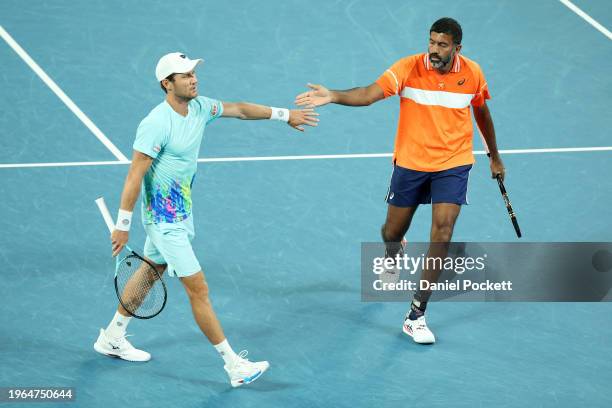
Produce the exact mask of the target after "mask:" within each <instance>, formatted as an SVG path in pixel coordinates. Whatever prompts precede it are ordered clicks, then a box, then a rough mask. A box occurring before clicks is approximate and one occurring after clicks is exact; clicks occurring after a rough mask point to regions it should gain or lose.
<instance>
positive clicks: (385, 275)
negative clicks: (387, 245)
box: [380, 238, 406, 283]
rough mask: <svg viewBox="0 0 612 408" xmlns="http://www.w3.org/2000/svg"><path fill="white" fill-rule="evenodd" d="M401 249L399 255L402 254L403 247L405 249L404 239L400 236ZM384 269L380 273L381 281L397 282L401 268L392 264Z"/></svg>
mask: <svg viewBox="0 0 612 408" xmlns="http://www.w3.org/2000/svg"><path fill="white" fill-rule="evenodd" d="M401 244H402V249H401V251H400V253H399V254H400V256H403V254H404V249H406V239H405V238H402V242H401ZM384 269H385V270H384V271H383V272H382V273H381V274H380V280H381V281H382V282H383V283H397V282H399V280H400V274H401V269H400V268H399V267H398V266H397V265H395V263H394V264H393V266H392V267H391V268H384Z"/></svg>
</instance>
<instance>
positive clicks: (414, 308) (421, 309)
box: [408, 300, 427, 320]
mask: <svg viewBox="0 0 612 408" xmlns="http://www.w3.org/2000/svg"><path fill="white" fill-rule="evenodd" d="M426 308H427V302H419V301H418V300H413V301H412V303H411V304H410V314H409V315H408V319H410V320H416V319H418V318H419V317H421V316H423V315H425V309H426Z"/></svg>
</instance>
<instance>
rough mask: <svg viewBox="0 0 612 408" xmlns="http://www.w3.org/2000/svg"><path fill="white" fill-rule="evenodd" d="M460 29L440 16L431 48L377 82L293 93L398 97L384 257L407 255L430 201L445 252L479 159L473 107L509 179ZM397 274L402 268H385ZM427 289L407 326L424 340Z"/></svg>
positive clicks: (330, 98)
mask: <svg viewBox="0 0 612 408" xmlns="http://www.w3.org/2000/svg"><path fill="white" fill-rule="evenodd" d="M461 39H462V30H461V26H460V25H459V23H458V22H457V21H455V20H454V19H452V18H448V17H445V18H441V19H439V20H438V21H436V22H435V23H434V24H433V25H432V26H431V29H430V32H429V47H428V52H427V53H422V54H416V55H411V56H408V57H405V58H402V59H400V60H399V61H397V62H396V63H395V64H393V65H392V66H391V67H390V68H389V69H387V70H386V71H385V72H384V73H383V74H382V75H381V76H380V77H379V78H378V80H376V81H375V82H374V83H373V84H371V85H369V86H367V87H359V88H353V89H349V90H344V91H332V90H329V89H327V88H325V87H324V86H322V85H312V84H308V87H309V88H310V90H309V91H307V92H304V93H302V94H300V95H298V96H297V97H296V101H295V102H296V104H297V105H300V106H322V105H326V104H328V103H336V104H339V105H346V106H367V105H371V104H372V103H374V102H377V101H379V100H381V99H384V98H387V97H389V96H392V95H398V96H399V97H400V116H399V122H398V126H397V135H396V139H395V148H394V152H393V166H394V169H393V175H392V177H391V183H390V186H389V191H388V193H387V197H386V201H387V204H388V210H387V218H386V221H385V224H384V225H383V226H382V238H383V241H384V242H385V245H386V254H385V255H386V256H387V257H391V258H395V257H396V256H397V255H398V254H400V255H401V254H402V253H403V245H402V239H403V237H404V235H405V234H406V232H407V231H408V228H409V226H410V222H411V221H412V217H413V216H414V213H415V212H416V209H417V208H418V206H419V205H420V204H432V223H431V237H430V239H431V242H432V243H435V244H434V245H430V248H429V251H428V254H427V255H428V257H441V258H444V257H446V255H447V252H448V243H449V242H450V240H451V237H452V235H453V228H454V226H455V221H456V220H457V217H458V216H459V212H460V210H461V206H462V205H464V204H467V184H468V176H469V171H470V169H471V168H472V164H473V163H474V155H473V153H472V150H473V147H472V137H473V126H472V120H471V115H470V106H471V107H472V110H473V112H474V117H475V119H476V122H477V124H478V128H479V129H480V131H481V133H482V135H483V137H484V139H485V142H486V144H487V147H488V149H489V152H490V165H491V175H492V177H493V178H495V177H496V176H497V175H501V177H502V178H503V177H504V166H503V163H502V160H501V158H500V156H499V152H498V150H497V143H496V139H495V130H494V127H493V121H492V119H491V114H490V112H489V108H488V107H487V104H486V100H487V99H489V98H490V95H489V89H488V86H487V82H486V81H485V78H484V75H483V73H482V71H481V69H480V66H479V65H478V64H476V63H475V62H474V61H472V60H470V59H468V58H466V57H464V56H463V55H460V51H461ZM387 272H388V273H392V274H395V275H396V276H397V279H399V269H398V268H397V267H395V268H394V270H391V271H387ZM440 272H441V271H440V270H436V269H435V267H432V268H429V269H428V268H424V269H423V271H422V275H421V280H426V281H428V282H436V281H437V279H438V277H439V275H440ZM430 296H431V291H429V290H419V291H417V292H416V294H415V295H414V298H413V299H412V303H411V305H410V309H409V310H408V312H407V313H406V317H405V319H404V325H403V331H404V333H406V334H407V335H409V336H411V337H412V338H413V340H414V341H415V342H417V343H421V344H432V343H434V342H435V336H434V334H433V333H432V332H431V330H430V329H429V328H428V327H427V323H426V321H425V310H426V308H427V302H428V300H429V297H430Z"/></svg>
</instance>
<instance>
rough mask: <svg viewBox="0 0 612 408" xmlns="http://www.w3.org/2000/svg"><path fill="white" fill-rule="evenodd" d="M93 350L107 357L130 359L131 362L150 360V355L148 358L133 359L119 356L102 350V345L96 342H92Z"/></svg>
mask: <svg viewBox="0 0 612 408" xmlns="http://www.w3.org/2000/svg"><path fill="white" fill-rule="evenodd" d="M94 350H96V351H97V352H98V353H100V354H103V355H105V356H107V357H112V358H118V359H120V360H125V361H130V362H132V363H146V362H147V361H149V360H151V358H150V357H149V359H148V360H134V359H129V358H126V357H123V356H120V355H119V354H112V353H109V352H107V351H106V350H104V349H103V348H102V347H100V346H98V343H94Z"/></svg>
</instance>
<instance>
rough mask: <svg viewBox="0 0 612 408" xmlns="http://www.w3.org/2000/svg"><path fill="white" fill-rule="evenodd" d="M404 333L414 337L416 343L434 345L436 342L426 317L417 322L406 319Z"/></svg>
mask: <svg viewBox="0 0 612 408" xmlns="http://www.w3.org/2000/svg"><path fill="white" fill-rule="evenodd" d="M403 331H404V333H406V334H407V335H409V336H410V337H412V340H414V342H415V343H419V344H433V343H435V342H436V337H435V336H434V334H433V333H432V332H431V330H429V327H427V322H426V321H425V316H421V317H419V318H418V319H416V320H410V319H409V318H408V316H406V318H405V319H404V327H403Z"/></svg>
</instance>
